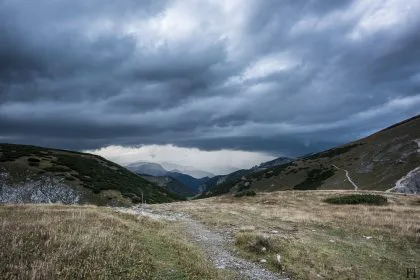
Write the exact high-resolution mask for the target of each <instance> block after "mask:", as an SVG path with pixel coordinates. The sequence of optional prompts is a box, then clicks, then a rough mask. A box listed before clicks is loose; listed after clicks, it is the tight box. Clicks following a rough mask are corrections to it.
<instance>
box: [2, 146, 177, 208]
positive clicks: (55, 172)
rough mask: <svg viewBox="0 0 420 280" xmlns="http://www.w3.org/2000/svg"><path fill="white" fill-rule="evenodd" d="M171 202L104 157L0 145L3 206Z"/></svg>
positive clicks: (166, 194)
mask: <svg viewBox="0 0 420 280" xmlns="http://www.w3.org/2000/svg"><path fill="white" fill-rule="evenodd" d="M142 193H143V196H144V198H145V199H147V201H148V202H149V203H158V202H171V201H175V200H179V199H181V198H180V197H179V196H178V195H175V194H173V193H170V192H168V191H167V190H165V189H163V188H161V187H159V186H157V185H155V184H152V183H150V182H148V181H146V180H144V179H143V178H141V177H140V176H138V175H136V174H134V173H132V172H130V171H129V170H127V169H125V168H123V167H121V166H119V165H117V164H115V163H113V162H110V161H108V160H106V159H104V158H102V157H99V156H96V155H91V154H85V153H78V152H72V151H65V150H56V149H49V148H41V147H36V146H27V145H14V144H0V202H15V203H19V202H58V201H60V202H63V203H69V204H72V203H92V204H97V205H107V204H108V205H109V204H131V203H138V202H140V201H141V195H142Z"/></svg>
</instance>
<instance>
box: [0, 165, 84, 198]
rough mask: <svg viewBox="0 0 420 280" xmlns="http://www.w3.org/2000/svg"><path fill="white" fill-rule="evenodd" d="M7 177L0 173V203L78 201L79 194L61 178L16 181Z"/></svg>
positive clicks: (5, 174)
mask: <svg viewBox="0 0 420 280" xmlns="http://www.w3.org/2000/svg"><path fill="white" fill-rule="evenodd" d="M8 177H9V174H8V173H6V172H2V173H0V203H63V204H78V203H80V199H81V194H80V193H79V192H78V191H76V190H74V189H73V188H72V187H71V186H69V185H66V184H65V183H64V180H63V179H61V178H54V177H51V178H50V177H42V178H39V179H38V180H32V179H28V180H26V181H23V182H17V183H16V182H11V181H10V180H8Z"/></svg>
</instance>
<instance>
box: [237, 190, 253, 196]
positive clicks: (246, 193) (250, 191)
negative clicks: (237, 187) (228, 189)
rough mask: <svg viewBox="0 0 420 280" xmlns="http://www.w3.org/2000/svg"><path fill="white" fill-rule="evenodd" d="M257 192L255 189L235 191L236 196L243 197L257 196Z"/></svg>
mask: <svg viewBox="0 0 420 280" xmlns="http://www.w3.org/2000/svg"><path fill="white" fill-rule="evenodd" d="M256 194H257V193H256V192H255V191H254V190H246V191H241V192H238V193H235V197H242V196H255V195H256Z"/></svg>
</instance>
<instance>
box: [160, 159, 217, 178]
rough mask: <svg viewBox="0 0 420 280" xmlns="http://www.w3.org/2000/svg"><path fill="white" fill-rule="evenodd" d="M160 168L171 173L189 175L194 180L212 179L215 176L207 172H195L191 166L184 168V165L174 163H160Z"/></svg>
mask: <svg viewBox="0 0 420 280" xmlns="http://www.w3.org/2000/svg"><path fill="white" fill-rule="evenodd" d="M161 166H163V168H165V169H166V170H169V171H172V172H177V173H183V174H187V175H190V176H192V177H194V178H197V179H200V178H204V177H210V178H211V177H214V176H215V175H214V174H213V173H211V172H207V171H203V170H197V169H196V168H194V167H191V166H185V165H181V164H176V163H170V162H162V163H161Z"/></svg>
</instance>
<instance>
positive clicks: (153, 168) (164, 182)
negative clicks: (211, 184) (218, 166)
mask: <svg viewBox="0 0 420 280" xmlns="http://www.w3.org/2000/svg"><path fill="white" fill-rule="evenodd" d="M166 166H168V165H166ZM173 166H176V165H173ZM177 166H178V167H180V166H179V165H177ZM127 168H128V169H129V170H131V171H133V172H135V173H137V174H139V175H141V176H142V177H143V178H144V179H146V180H148V181H150V182H155V183H156V182H159V183H158V185H160V186H162V187H165V188H166V189H168V190H179V191H175V192H176V193H178V194H181V195H185V194H187V196H194V195H196V194H199V193H201V191H202V184H203V183H205V182H206V181H207V180H208V179H209V178H210V177H202V178H195V177H193V176H191V175H189V174H184V173H181V172H179V171H178V170H174V171H168V170H166V169H165V168H163V167H162V166H161V165H160V164H157V163H152V162H136V163H132V164H129V165H127ZM190 171H191V170H190ZM192 171H193V172H192V173H193V174H196V175H197V174H210V175H212V176H214V175H213V174H211V173H209V172H205V171H201V170H192ZM190 174H191V173H190ZM153 177H159V179H156V178H153ZM175 181H176V182H175ZM181 186H183V187H181Z"/></svg>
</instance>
